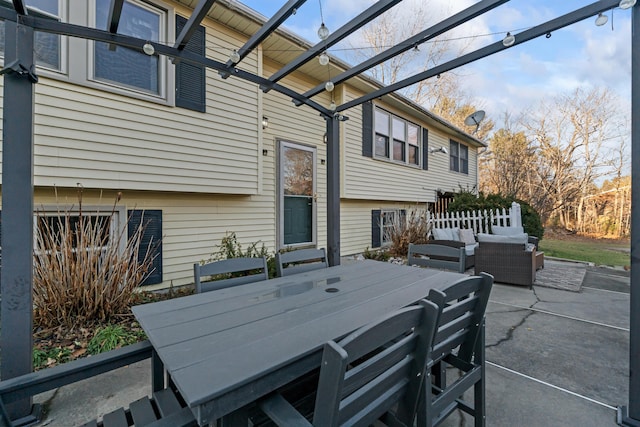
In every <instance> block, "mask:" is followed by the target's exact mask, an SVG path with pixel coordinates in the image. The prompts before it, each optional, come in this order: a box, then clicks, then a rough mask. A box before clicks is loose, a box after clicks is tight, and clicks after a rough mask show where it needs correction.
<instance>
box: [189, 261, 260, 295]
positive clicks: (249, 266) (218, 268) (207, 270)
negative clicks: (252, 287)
mask: <svg viewBox="0 0 640 427" xmlns="http://www.w3.org/2000/svg"><path fill="white" fill-rule="evenodd" d="M227 274H230V275H232V277H229V278H226V279H224V278H223V279H219V280H208V281H202V278H208V277H211V276H217V275H227ZM234 274H241V275H240V276H236V277H233V275H234ZM193 278H194V282H195V286H196V292H197V293H201V292H208V291H214V290H219V289H224V288H229V287H232V286H238V285H244V284H247V283H252V282H258V281H261V280H267V279H268V278H269V270H268V268H267V260H266V258H265V257H260V258H230V259H224V260H220V261H214V262H211V263H209V264H205V265H200V264H194V265H193Z"/></svg>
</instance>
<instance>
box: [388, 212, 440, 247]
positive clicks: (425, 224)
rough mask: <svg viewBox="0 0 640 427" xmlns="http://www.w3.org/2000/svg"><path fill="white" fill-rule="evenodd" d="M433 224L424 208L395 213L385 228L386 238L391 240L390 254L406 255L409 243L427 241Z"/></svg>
mask: <svg viewBox="0 0 640 427" xmlns="http://www.w3.org/2000/svg"><path fill="white" fill-rule="evenodd" d="M432 226H433V224H432V223H431V222H429V221H428V220H427V216H426V215H425V212H424V210H418V209H410V210H408V211H407V212H406V214H405V215H394V216H393V217H392V219H391V223H390V226H389V227H386V228H385V239H386V241H388V242H391V245H390V246H389V251H388V252H389V255H391V256H392V257H406V256H407V253H408V252H409V243H414V244H421V243H427V240H428V238H427V236H428V235H429V232H430V231H431V227H432Z"/></svg>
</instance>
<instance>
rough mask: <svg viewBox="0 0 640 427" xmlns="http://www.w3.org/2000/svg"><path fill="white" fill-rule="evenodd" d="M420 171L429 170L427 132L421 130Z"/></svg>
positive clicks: (423, 129)
mask: <svg viewBox="0 0 640 427" xmlns="http://www.w3.org/2000/svg"><path fill="white" fill-rule="evenodd" d="M422 169H424V170H427V169H429V131H428V130H427V129H425V128H422Z"/></svg>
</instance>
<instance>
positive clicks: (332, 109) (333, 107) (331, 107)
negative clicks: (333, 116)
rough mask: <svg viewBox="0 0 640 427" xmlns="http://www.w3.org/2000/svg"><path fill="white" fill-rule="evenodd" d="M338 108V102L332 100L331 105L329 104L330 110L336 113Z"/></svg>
mask: <svg viewBox="0 0 640 427" xmlns="http://www.w3.org/2000/svg"><path fill="white" fill-rule="evenodd" d="M336 108H338V106H337V105H336V102H335V101H334V100H333V99H332V100H331V104H329V110H331V111H336Z"/></svg>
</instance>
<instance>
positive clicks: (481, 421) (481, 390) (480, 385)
mask: <svg viewBox="0 0 640 427" xmlns="http://www.w3.org/2000/svg"><path fill="white" fill-rule="evenodd" d="M484 328H485V319H484V318H483V319H482V323H481V324H480V330H479V331H478V339H477V341H476V349H475V352H474V358H475V359H476V364H478V365H480V380H479V381H478V382H477V383H475V385H474V386H473V400H474V402H473V409H474V425H475V427H484V426H485V424H486V406H485V403H486V399H485V397H486V396H485V380H486V369H485V349H484V339H485V337H484V333H485V331H484Z"/></svg>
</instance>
